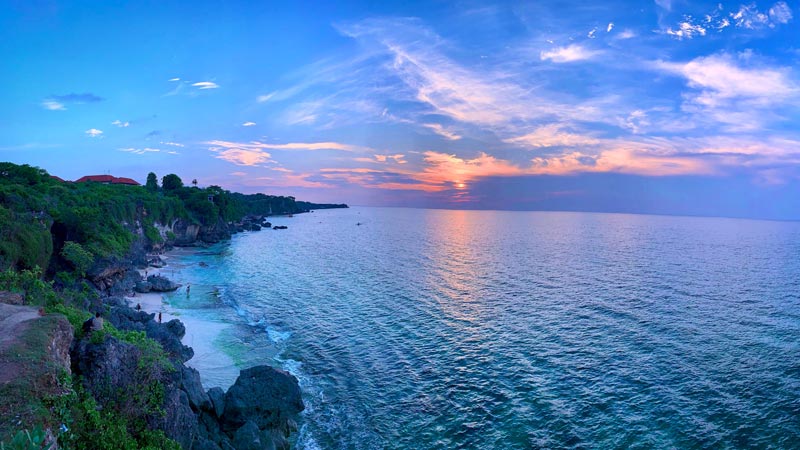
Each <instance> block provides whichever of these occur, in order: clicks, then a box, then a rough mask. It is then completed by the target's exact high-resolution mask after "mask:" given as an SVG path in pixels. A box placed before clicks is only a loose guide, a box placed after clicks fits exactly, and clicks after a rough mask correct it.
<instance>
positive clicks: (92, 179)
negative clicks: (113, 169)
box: [75, 175, 114, 183]
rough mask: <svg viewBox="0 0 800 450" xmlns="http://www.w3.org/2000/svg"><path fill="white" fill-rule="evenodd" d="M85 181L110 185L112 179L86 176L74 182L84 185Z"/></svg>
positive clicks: (109, 177) (105, 176)
mask: <svg viewBox="0 0 800 450" xmlns="http://www.w3.org/2000/svg"><path fill="white" fill-rule="evenodd" d="M87 181H94V182H95V183H111V182H112V181H114V177H112V176H111V175H86V176H85V177H80V178H78V179H77V180H75V182H76V183H85V182H87Z"/></svg>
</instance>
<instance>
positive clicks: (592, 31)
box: [586, 28, 597, 39]
mask: <svg viewBox="0 0 800 450" xmlns="http://www.w3.org/2000/svg"><path fill="white" fill-rule="evenodd" d="M596 33H597V28H592V29H591V31H589V34H587V35H586V37H588V38H589V39H594V38H595V34H596Z"/></svg>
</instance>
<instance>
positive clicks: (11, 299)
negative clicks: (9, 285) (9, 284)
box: [0, 291, 25, 305]
mask: <svg viewBox="0 0 800 450" xmlns="http://www.w3.org/2000/svg"><path fill="white" fill-rule="evenodd" d="M0 303H5V304H6V305H22V304H23V303H25V297H24V296H23V295H22V294H18V293H16V292H8V291H0Z"/></svg>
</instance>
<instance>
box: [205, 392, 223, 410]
mask: <svg viewBox="0 0 800 450" xmlns="http://www.w3.org/2000/svg"><path fill="white" fill-rule="evenodd" d="M207 394H208V398H209V399H210V400H211V407H212V408H213V412H214V415H215V416H216V417H222V414H224V413H225V391H223V390H222V388H221V387H213V388H211V389H209V390H208V392H207Z"/></svg>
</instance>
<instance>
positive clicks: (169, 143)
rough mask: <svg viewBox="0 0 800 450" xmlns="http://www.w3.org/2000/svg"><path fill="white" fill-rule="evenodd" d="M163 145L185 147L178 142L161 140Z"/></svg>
mask: <svg viewBox="0 0 800 450" xmlns="http://www.w3.org/2000/svg"><path fill="white" fill-rule="evenodd" d="M161 145H169V146H172V147H185V145H183V144H181V143H178V142H161Z"/></svg>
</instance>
